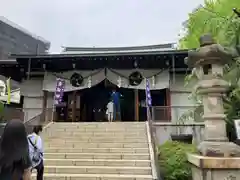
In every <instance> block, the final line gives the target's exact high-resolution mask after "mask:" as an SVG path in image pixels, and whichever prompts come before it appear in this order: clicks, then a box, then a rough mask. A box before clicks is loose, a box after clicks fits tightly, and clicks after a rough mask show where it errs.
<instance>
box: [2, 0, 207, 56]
mask: <svg viewBox="0 0 240 180" xmlns="http://www.w3.org/2000/svg"><path fill="white" fill-rule="evenodd" d="M202 2H203V0H181V1H180V0H37V1H36V0H21V1H20V0H0V15H1V16H5V17H6V18H8V19H9V20H11V21H13V22H15V23H17V24H19V25H21V26H22V27H24V28H25V29H27V30H29V31H31V32H33V33H34V34H36V35H39V36H42V37H43V38H45V39H47V40H49V41H50V42H51V45H52V46H51V51H52V52H59V51H60V47H61V46H82V47H84V46H87V47H92V46H96V47H98V46H99V47H103V46H134V45H151V44H161V43H168V42H177V39H178V34H179V32H180V30H181V26H182V22H183V21H185V20H186V19H187V16H188V13H189V12H191V11H192V10H193V9H194V8H196V7H197V6H198V5H199V4H200V3H202Z"/></svg>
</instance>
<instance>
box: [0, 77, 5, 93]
mask: <svg viewBox="0 0 240 180" xmlns="http://www.w3.org/2000/svg"><path fill="white" fill-rule="evenodd" d="M5 95H6V84H5V82H4V81H3V80H0V96H5Z"/></svg>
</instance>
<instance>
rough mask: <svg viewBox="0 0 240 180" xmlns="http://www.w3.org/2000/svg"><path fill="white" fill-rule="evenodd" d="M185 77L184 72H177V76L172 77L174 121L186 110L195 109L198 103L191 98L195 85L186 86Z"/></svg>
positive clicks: (172, 112) (171, 89)
mask: <svg viewBox="0 0 240 180" xmlns="http://www.w3.org/2000/svg"><path fill="white" fill-rule="evenodd" d="M184 78H185V75H184V74H177V75H175V78H173V77H171V79H170V93H171V106H172V110H171V116H172V122H176V121H177V120H178V119H179V117H181V115H182V114H183V113H184V112H186V111H188V110H190V109H193V108H194V106H195V105H196V104H195V102H194V101H192V100H190V99H189V96H190V94H191V91H192V90H193V87H185V86H184Z"/></svg>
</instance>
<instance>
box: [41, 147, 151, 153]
mask: <svg viewBox="0 0 240 180" xmlns="http://www.w3.org/2000/svg"><path fill="white" fill-rule="evenodd" d="M44 152H45V153H81V152H83V153H148V152H149V149H148V148H84V147H83V148H72V147H59V148H47V149H45V151H44Z"/></svg>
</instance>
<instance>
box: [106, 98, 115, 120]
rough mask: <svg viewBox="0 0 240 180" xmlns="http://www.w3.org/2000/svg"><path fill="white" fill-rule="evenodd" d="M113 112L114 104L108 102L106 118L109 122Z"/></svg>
mask: <svg viewBox="0 0 240 180" xmlns="http://www.w3.org/2000/svg"><path fill="white" fill-rule="evenodd" d="M113 112H114V103H113V101H109V103H108V104H107V111H106V114H107V118H108V121H109V122H112V121H113Z"/></svg>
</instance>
